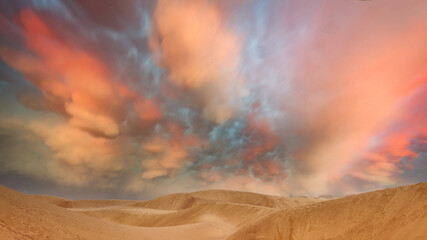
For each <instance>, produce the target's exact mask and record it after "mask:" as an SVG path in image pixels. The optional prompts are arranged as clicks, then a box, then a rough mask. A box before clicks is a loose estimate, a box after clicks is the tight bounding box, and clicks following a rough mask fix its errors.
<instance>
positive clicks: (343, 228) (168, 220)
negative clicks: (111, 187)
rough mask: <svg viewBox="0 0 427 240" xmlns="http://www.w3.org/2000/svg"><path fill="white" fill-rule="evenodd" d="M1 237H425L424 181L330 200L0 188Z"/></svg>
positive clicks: (151, 239) (202, 239)
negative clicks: (76, 194)
mask: <svg viewBox="0 0 427 240" xmlns="http://www.w3.org/2000/svg"><path fill="white" fill-rule="evenodd" d="M0 239H2V240H3V239H5V240H8V239H19V240H21V239H23V240H25V239H37V240H39V239H55V240H56V239H70V240H71V239H77V240H83V239H84V240H91V239H107V240H109V239H130V240H132V239H139V240H141V239H145V240H163V239H164V240H171V239H173V240H181V239H182V240H184V239H185V240H252V239H253V240H255V239H257V240H270V239H271V240H291V239H292V240H311V239H313V240H318V239H319V240H320V239H324V240H326V239H343V240H344V239H357V240H361V239H363V240H366V239H373V240H374V239H375V240H378V239H379V240H381V239H384V240H386V239H387V240H392V239H395V240H398V239H399V240H400V239H404V240H412V239H414V240H425V239H427V183H419V184H416V185H411V186H403V187H398V188H391V189H386V190H381V191H375V192H369V193H363V194H358V195H353V196H348V197H343V198H338V199H333V200H325V199H310V198H284V197H279V196H269V195H262V194H255V193H248V192H235V191H224V190H207V191H200V192H194V193H177V194H170V195H166V196H163V197H159V198H156V199H153V200H149V201H126V200H77V201H76V200H68V199H63V198H59V197H52V196H42V195H27V194H22V193H19V192H17V191H14V190H11V189H8V188H6V187H1V186H0Z"/></svg>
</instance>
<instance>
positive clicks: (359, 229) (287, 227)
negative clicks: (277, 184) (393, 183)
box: [227, 183, 427, 240]
mask: <svg viewBox="0 0 427 240" xmlns="http://www.w3.org/2000/svg"><path fill="white" fill-rule="evenodd" d="M238 239H247V240H250V239H257V240H261V239H263V240H267V239H274V240H285V239H286V240H288V239H289V240H290V239H298V240H305V239H307V240H309V239H375V240H381V239H384V240H386V239H387V240H392V239H396V240H399V239H406V240H409V239H411V240H412V239H414V240H416V239H419V240H422V239H427V183H420V184H416V185H412V186H404V187H398V188H392V189H386V190H381V191H375V192H369V193H363V194H359V195H353V196H348V197H344V198H340V199H336V200H330V201H325V202H321V203H317V204H312V205H308V206H302V207H297V208H293V209H286V210H282V211H279V212H276V213H273V214H271V215H269V216H267V217H265V218H263V219H261V220H259V221H257V222H255V223H253V224H251V225H249V226H247V227H244V228H242V229H240V230H239V231H237V232H236V233H234V234H233V235H232V236H230V237H228V238H227V240H238Z"/></svg>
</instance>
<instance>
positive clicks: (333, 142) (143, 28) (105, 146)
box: [0, 0, 427, 199]
mask: <svg viewBox="0 0 427 240" xmlns="http://www.w3.org/2000/svg"><path fill="white" fill-rule="evenodd" d="M422 181H427V4H426V1H425V0H405V1H403V0H372V1H357V0H349V1H336V0H325V1H318V0H265V1H264V0H263V1H261V0H259V1H255V0H253V1H251V0H248V1H246V0H231V1H208V0H206V1H203V0H188V1H187V0H159V1H151V0H143V1H136V0H135V1H131V0H128V1H115V0H108V1H105V0H104V1H97V0H75V1H72V0H68V1H56V0H33V1H30V0H28V1H27V0H16V1H7V0H0V184H2V185H6V186H8V187H12V188H14V189H17V190H20V191H23V192H26V193H39V194H51V195H59V196H64V197H69V198H140V199H146V198H150V197H156V196H160V195H163V194H167V193H172V192H186V191H195V190H201V189H212V188H216V189H217V188H220V189H231V190H241V191H252V192H259V193H265V194H276V195H285V196H288V195H289V196H299V195H307V196H318V195H321V194H332V195H343V194H351V193H357V192H364V191H370V190H374V189H380V188H384V187H391V186H398V185H404V184H411V183H416V182H422Z"/></svg>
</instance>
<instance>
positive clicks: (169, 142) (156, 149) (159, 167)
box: [141, 122, 204, 179]
mask: <svg viewBox="0 0 427 240" xmlns="http://www.w3.org/2000/svg"><path fill="white" fill-rule="evenodd" d="M166 128H167V133H168V136H164V137H161V136H156V137H153V138H152V139H150V140H148V141H146V142H144V143H143V144H142V147H143V149H144V150H145V151H146V152H148V153H149V154H150V157H148V158H147V159H144V160H143V161H142V162H141V167H142V169H143V172H142V175H141V176H142V178H143V179H153V178H157V177H164V176H173V175H175V174H176V172H178V171H179V170H181V169H182V168H183V166H184V165H185V164H187V163H190V162H191V161H193V158H192V156H191V155H190V153H189V149H191V148H195V147H201V146H203V145H204V143H203V141H202V140H200V139H199V138H198V137H197V136H195V135H191V134H184V131H183V129H182V127H181V126H179V125H177V124H175V123H173V122H169V123H168V124H167V126H166Z"/></svg>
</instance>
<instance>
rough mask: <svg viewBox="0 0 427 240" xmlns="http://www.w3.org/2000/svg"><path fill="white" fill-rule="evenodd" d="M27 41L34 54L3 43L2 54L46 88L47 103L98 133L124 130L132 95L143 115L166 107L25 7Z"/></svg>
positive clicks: (153, 117)
mask: <svg viewBox="0 0 427 240" xmlns="http://www.w3.org/2000/svg"><path fill="white" fill-rule="evenodd" d="M19 22H20V23H21V24H22V28H23V31H24V35H25V38H26V44H27V47H28V48H29V50H31V51H32V53H34V54H35V56H32V55H30V54H25V53H22V52H18V51H16V50H13V49H9V48H4V47H3V48H1V49H0V56H1V57H2V58H3V59H4V60H5V61H6V62H7V63H9V64H10V65H11V66H12V67H13V68H15V69H16V70H18V71H20V72H22V73H23V74H24V75H25V76H26V77H27V79H28V80H29V81H31V82H32V83H33V84H35V85H36V86H38V87H39V88H40V90H41V91H42V92H43V94H44V98H45V100H46V101H45V102H46V105H47V106H48V107H49V108H51V109H52V110H54V111H57V112H59V113H62V114H64V115H67V116H69V118H70V120H69V123H70V124H71V125H72V126H75V127H78V128H80V129H82V130H84V131H87V132H89V133H91V134H93V135H95V136H102V137H108V138H114V137H117V136H118V135H119V134H120V126H119V125H120V123H121V121H123V119H124V118H125V111H126V106H125V104H126V103H127V102H128V101H131V100H133V101H135V111H136V112H137V114H138V115H139V116H140V118H141V119H142V120H143V121H151V122H152V121H159V120H160V119H161V118H162V113H161V111H160V109H159V107H158V106H157V105H156V104H154V103H153V102H151V100H144V101H142V100H140V99H142V97H139V96H138V95H137V94H136V93H135V92H134V91H132V90H130V89H129V88H128V87H127V86H126V85H123V84H120V83H118V82H116V81H115V80H114V79H112V78H111V76H112V74H111V73H110V72H109V71H108V69H107V67H106V66H105V65H104V64H103V63H102V62H101V61H100V60H98V59H97V58H96V57H94V56H93V55H91V54H90V53H88V52H84V51H83V50H80V49H77V48H73V47H70V46H69V45H67V44H66V43H65V42H64V41H63V40H62V39H61V38H60V37H59V36H57V35H56V34H55V33H54V32H53V31H52V30H51V29H50V28H49V26H48V25H47V24H46V23H45V22H43V20H42V19H41V18H40V17H39V16H38V15H37V14H36V13H34V12H33V11H32V10H30V9H26V10H23V11H21V13H20V15H19Z"/></svg>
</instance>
